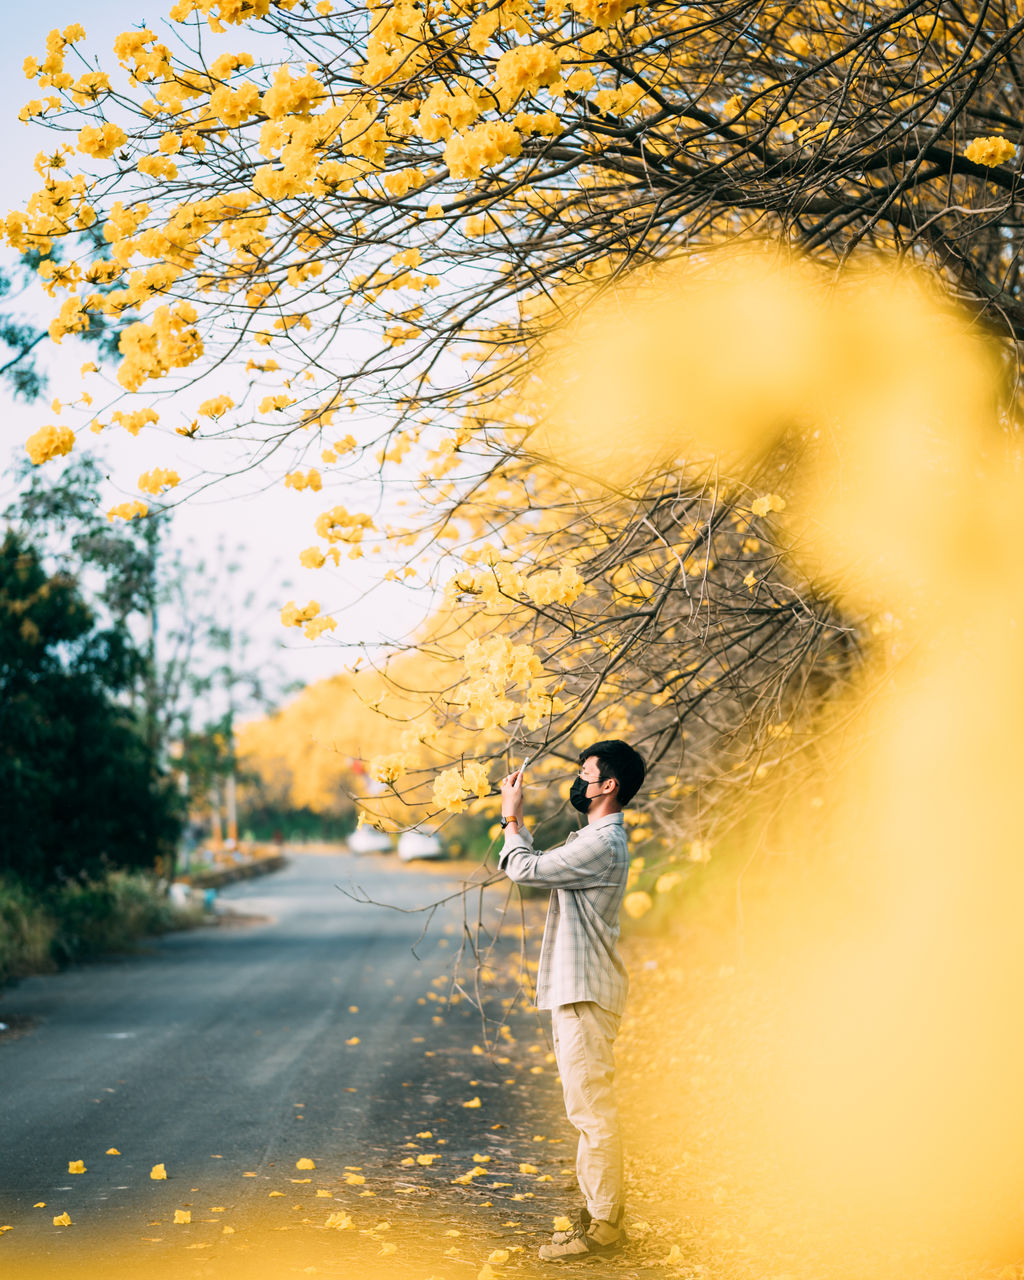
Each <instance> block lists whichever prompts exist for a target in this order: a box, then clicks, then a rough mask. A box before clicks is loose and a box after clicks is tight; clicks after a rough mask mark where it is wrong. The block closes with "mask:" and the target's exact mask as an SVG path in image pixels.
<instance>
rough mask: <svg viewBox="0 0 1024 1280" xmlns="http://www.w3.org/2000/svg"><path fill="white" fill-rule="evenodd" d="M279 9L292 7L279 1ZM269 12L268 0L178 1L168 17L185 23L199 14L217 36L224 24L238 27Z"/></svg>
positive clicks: (286, 0)
mask: <svg viewBox="0 0 1024 1280" xmlns="http://www.w3.org/2000/svg"><path fill="white" fill-rule="evenodd" d="M279 7H280V8H282V9H291V8H292V7H293V6H292V4H290V3H288V0H284V3H281V0H279ZM269 12H270V0H178V2H177V4H175V5H174V6H173V8H172V9H171V10H170V16H171V19H172V20H173V21H174V22H187V21H188V20H189V18H190V17H191V16H192V14H193V13H201V14H202V15H203V17H205V19H206V22H207V25H208V26H209V28H210V30H211V31H215V32H217V33H218V34H219V33H221V32H223V31H224V30H225V29H226V28H225V26H224V24H225V23H229V24H230V25H232V26H238V25H239V24H241V23H243V22H254V21H255V20H256V19H257V18H265V17H266V16H267V14H268V13H269Z"/></svg>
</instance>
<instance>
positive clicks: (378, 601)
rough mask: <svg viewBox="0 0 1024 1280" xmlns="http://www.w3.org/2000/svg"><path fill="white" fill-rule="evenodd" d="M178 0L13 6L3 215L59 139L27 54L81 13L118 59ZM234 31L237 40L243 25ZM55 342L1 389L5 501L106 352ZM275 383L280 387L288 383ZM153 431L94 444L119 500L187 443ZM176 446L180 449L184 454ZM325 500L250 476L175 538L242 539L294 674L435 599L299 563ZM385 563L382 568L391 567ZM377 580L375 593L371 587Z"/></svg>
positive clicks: (202, 499) (188, 513)
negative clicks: (37, 396)
mask: <svg viewBox="0 0 1024 1280" xmlns="http://www.w3.org/2000/svg"><path fill="white" fill-rule="evenodd" d="M170 5H171V0H89V2H88V4H86V3H84V2H83V0H49V3H47V4H46V5H45V6H44V7H43V8H42V9H36V8H35V6H33V5H28V4H18V5H9V6H5V13H4V37H5V38H4V48H3V51H2V53H0V58H2V61H3V75H2V76H0V113H2V118H3V119H4V121H5V122H6V125H5V128H4V142H5V145H4V166H3V176H2V179H0V190H2V196H3V199H2V202H0V207H2V210H3V212H6V211H7V210H9V209H14V208H19V207H22V206H23V204H24V202H25V200H26V199H27V197H28V196H29V195H30V194H31V193H32V191H33V190H35V188H36V187H37V186H38V175H37V174H36V173H35V171H34V169H33V167H32V166H33V160H34V158H35V156H36V154H37V153H38V152H39V151H41V150H44V149H46V147H47V146H48V144H49V143H50V142H51V141H52V135H49V134H48V133H47V131H45V130H44V129H41V128H39V127H38V126H35V125H25V124H22V123H21V122H20V121H19V120H18V119H17V114H18V112H19V111H20V109H21V108H22V106H23V105H24V104H25V103H26V102H27V101H28V100H29V99H30V98H32V97H36V96H38V90H37V89H35V87H34V86H33V84H32V83H31V82H30V81H28V80H26V79H25V76H24V73H23V70H22V63H23V62H24V59H25V58H26V57H27V56H29V55H32V56H34V57H36V58H41V56H42V53H43V51H44V49H45V44H46V35H47V33H48V32H49V31H50V30H51V29H52V28H54V27H60V28H62V29H63V28H64V27H66V26H67V25H68V24H69V23H72V22H81V23H82V25H83V26H84V27H85V30H86V35H87V39H86V41H85V42H84V43H83V44H81V45H80V46H79V48H81V49H82V50H83V52H85V53H86V55H87V56H90V58H91V56H92V55H94V54H99V55H100V61H101V64H102V65H103V66H104V67H105V68H108V67H111V66H113V65H114V58H113V55H112V53H111V52H110V50H111V46H112V44H113V41H114V38H115V36H117V35H118V34H119V33H120V32H121V31H124V30H127V29H129V28H131V27H140V26H142V25H149V26H150V27H152V28H153V29H154V30H157V31H158V32H159V31H160V27H161V24H162V22H163V21H164V19H165V15H166V12H167V10H168V8H170ZM234 34H235V36H236V41H237V32H236V33H234ZM0 259H2V261H3V262H4V263H5V264H9V263H10V261H11V260H12V255H11V253H10V251H9V250H7V249H5V248H0ZM57 305H58V304H57V303H55V302H51V300H49V299H47V298H46V297H45V295H43V294H41V293H40V295H39V299H38V301H37V302H35V303H32V304H29V303H28V302H26V303H25V304H21V303H19V306H20V307H21V309H22V311H23V313H24V315H25V316H26V318H31V319H33V320H35V321H37V322H41V323H44V324H45V323H46V322H47V321H48V320H49V318H50V316H51V315H52V314H53V313H54V311H55V310H56V307H57ZM46 346H47V350H46V351H45V354H44V355H43V357H42V360H41V363H42V364H43V366H44V367H45V368H46V370H47V372H48V374H49V384H48V388H47V392H46V394H45V395H44V397H43V399H42V400H41V401H39V402H38V403H36V404H34V405H30V406H26V405H24V404H20V403H17V402H15V401H14V400H13V399H12V397H11V396H10V395H9V394H8V393H7V392H6V390H0V462H2V466H3V479H2V480H0V508H2V507H3V506H5V505H6V503H7V501H8V500H9V497H10V495H11V494H12V492H13V485H12V479H11V471H10V466H9V463H10V461H11V460H12V458H14V457H15V456H23V452H22V451H23V448H24V441H25V439H26V438H27V436H29V435H30V434H31V433H32V432H33V431H35V430H37V429H38V428H39V427H40V426H43V425H45V424H46V423H47V422H51V421H54V417H53V414H52V412H51V410H50V407H49V406H50V401H51V399H53V398H58V399H59V398H60V396H61V393H62V389H65V399H69V398H70V397H71V395H72V393H77V391H78V390H79V389H80V387H81V378H80V376H79V369H80V367H81V365H82V363H83V362H84V361H86V360H89V359H92V358H93V355H94V352H93V351H92V350H91V349H89V348H86V347H85V346H84V345H82V344H79V343H76V342H75V341H74V340H73V339H71V338H66V339H65V340H64V342H63V343H62V345H61V347H60V348H55V347H53V346H52V344H46ZM273 389H274V390H275V391H276V390H278V388H277V387H276V386H275V387H274V388H273ZM144 434H145V433H143V435H140V436H139V437H138V438H136V439H133V438H132V437H130V436H128V435H127V433H125V432H120V431H118V432H109V431H108V432H106V433H104V435H103V436H102V437H99V438H97V440H96V441H95V442H94V441H93V440H90V441H89V444H90V447H96V446H97V445H100V446H102V457H103V460H104V464H105V470H106V471H107V473H108V474H109V476H110V478H111V489H110V494H109V496H110V499H111V501H112V502H117V501H122V500H124V498H126V497H133V496H135V490H134V487H133V484H134V477H136V476H138V474H139V472H140V471H142V470H145V469H147V468H148V467H151V466H153V465H154V463H155V462H158V463H159V465H162V466H174V465H175V463H176V462H177V461H178V460H179V457H180V451H181V449H182V447H183V445H184V444H185V442H180V443H179V442H176V441H175V439H174V437H167V436H165V437H163V441H162V444H161V449H160V457H159V458H158V459H156V458H154V456H153V451H152V442H151V441H147V440H146V439H144ZM79 438H80V440H81V438H82V437H81V436H80V437H79ZM175 450H178V451H179V453H178V456H175V452H174V451H175ZM46 465H48V466H51V467H54V466H60V465H61V464H60V463H49V464H46ZM225 465H227V464H226V463H225ZM180 469H181V472H182V475H183V476H184V475H185V474H186V472H190V471H193V470H194V466H193V465H192V462H191V460H190V459H188V458H183V459H181V468H180ZM325 505H327V504H326V503H325V502H324V500H323V495H315V494H312V493H309V492H305V493H296V492H295V491H294V490H285V489H283V488H282V487H281V486H280V485H279V484H278V485H275V486H272V487H270V488H266V487H265V485H264V484H261V483H259V482H254V481H252V480H246V481H245V482H228V483H224V484H220V485H218V486H216V487H214V488H213V489H212V490H209V491H207V492H206V493H204V494H202V495H200V496H199V497H197V498H193V499H191V500H190V501H189V503H187V504H186V505H184V506H181V507H179V508H178V509H177V510H176V512H175V517H174V535H173V536H174V539H175V541H176V542H178V543H180V544H181V545H183V546H189V545H191V546H192V547H194V548H195V554H196V558H199V556H200V555H202V554H205V553H209V552H210V550H211V549H212V548H214V547H215V546H216V545H217V543H218V542H221V541H223V542H224V543H226V545H227V546H228V547H229V548H239V551H240V554H239V556H238V560H239V562H240V563H241V564H242V566H243V569H242V573H241V575H240V576H241V579H242V581H243V583H246V584H247V585H250V586H251V587H253V588H254V589H255V590H257V592H258V593H259V595H260V597H261V598H263V599H266V600H267V601H268V607H267V611H266V618H265V620H264V625H265V634H264V635H263V637H261V638H262V640H263V642H264V643H265V644H266V645H267V646H268V647H269V646H271V645H274V644H277V643H278V642H279V641H281V640H284V642H285V644H286V646H287V647H286V648H285V649H284V650H283V652H282V653H281V655H280V660H281V662H282V665H283V666H284V668H285V670H286V671H287V674H288V677H289V678H290V679H291V680H301V681H307V682H308V681H312V680H317V679H320V678H323V677H325V676H329V675H333V674H335V673H336V672H338V671H340V670H341V669H342V668H343V667H344V666H346V665H347V664H349V663H350V662H352V661H353V660H354V658H355V657H356V651H355V650H354V649H352V648H347V647H346V648H342V647H341V645H340V643H339V641H342V642H344V643H345V645H346V646H351V645H362V644H365V645H368V646H371V647H374V648H375V647H377V646H380V645H382V644H386V643H387V642H388V641H390V640H399V639H401V638H402V637H403V636H405V635H406V634H407V633H408V632H409V631H410V630H411V629H413V628H415V626H416V625H417V623H418V622H419V621H420V620H421V619H422V617H423V616H424V614H425V612H426V611H427V609H428V607H429V603H430V602H429V599H428V598H427V597H426V595H425V593H424V589H423V588H420V589H416V588H414V587H411V586H404V585H400V584H395V583H382V584H380V585H378V586H373V578H374V575H373V569H372V568H371V567H370V566H369V565H368V563H367V562H363V561H356V562H343V568H342V569H340V570H331V569H329V568H325V569H323V570H317V571H314V570H307V569H303V568H302V567H301V566H300V565H299V563H298V555H299V552H300V551H302V550H303V549H304V548H305V547H308V546H310V545H311V544H313V543H314V542H315V540H316V539H315V535H314V533H313V529H312V524H313V520H314V519H315V517H316V515H317V514H318V513H319V511H320V510H321V509H322V508H323V507H324V506H325ZM375 567H376V568H377V569H378V573H379V564H378V566H375ZM328 575H330V576H328ZM371 586H373V590H372V591H371V593H370V594H369V595H368V596H367V595H366V592H367V591H368V590H369V588H370V587H371ZM292 599H294V600H295V601H296V602H298V603H299V604H304V603H305V602H306V601H308V600H310V599H317V600H320V601H321V602H322V604H323V608H324V611H325V612H327V611H332V612H333V611H335V610H339V609H343V612H340V613H338V615H337V616H338V629H337V631H336V632H335V633H334V637H336V638H332V637H331V636H326V637H325V638H324V639H323V640H321V641H318V642H316V643H310V642H309V641H306V640H305V639H304V638H303V637H302V636H301V635H300V634H299V633H298V631H296V630H290V631H287V632H286V631H285V630H284V628H282V627H281V625H280V622H279V619H278V610H279V608H280V606H281V605H283V604H284V603H285V602H286V601H288V600H292ZM257 625H259V624H257Z"/></svg>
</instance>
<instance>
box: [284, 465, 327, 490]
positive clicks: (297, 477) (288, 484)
mask: <svg viewBox="0 0 1024 1280" xmlns="http://www.w3.org/2000/svg"><path fill="white" fill-rule="evenodd" d="M284 487H285V488H286V489H299V490H301V489H312V490H314V491H315V492H319V491H320V490H321V489H322V488H323V481H322V480H321V479H320V472H319V471H317V469H316V467H310V469H309V470H308V471H307V472H306V474H305V475H303V474H302V472H301V471H292V472H290V473H289V474H288V475H286V476H285V478H284Z"/></svg>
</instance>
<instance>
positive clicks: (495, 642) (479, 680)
mask: <svg viewBox="0 0 1024 1280" xmlns="http://www.w3.org/2000/svg"><path fill="white" fill-rule="evenodd" d="M463 661H464V662H465V665H466V671H467V675H468V679H467V680H466V682H465V684H464V685H463V687H462V695H463V697H464V698H465V705H466V710H467V712H468V713H469V714H470V715H471V716H473V717H475V719H476V720H477V723H478V726H479V727H480V728H481V729H495V728H500V727H501V726H502V725H506V724H508V722H509V721H510V720H511V719H512V718H513V716H515V715H516V713H517V712H518V710H519V708H518V707H517V706H516V704H515V703H514V702H513V701H512V699H511V698H509V697H508V696H507V691H508V689H509V688H511V687H514V686H516V685H518V686H520V687H521V688H523V689H524V690H525V691H526V692H527V695H528V700H527V703H526V707H525V710H524V713H523V723H524V724H525V725H526V727H527V728H529V729H536V728H538V727H539V726H540V725H541V724H542V723H543V721H544V718H545V717H546V716H547V715H549V714H551V713H552V711H555V712H557V711H559V710H562V709H564V708H563V705H562V703H561V701H560V700H559V699H558V698H556V697H554V696H553V695H551V694H547V693H544V692H543V691H541V690H539V689H537V688H536V687H535V686H536V683H537V682H538V681H541V680H543V679H544V668H543V666H542V664H541V661H540V659H539V658H538V657H537V655H536V654H535V653H534V651H533V649H532V648H531V647H530V645H528V644H513V643H512V641H511V640H509V639H508V637H507V636H494V635H492V636H488V637H486V638H485V639H483V640H471V641H470V642H469V643H468V644H467V645H466V651H465V654H464V657H463Z"/></svg>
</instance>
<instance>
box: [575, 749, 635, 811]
mask: <svg viewBox="0 0 1024 1280" xmlns="http://www.w3.org/2000/svg"><path fill="white" fill-rule="evenodd" d="M591 756H595V757H596V758H597V767H598V769H599V770H600V774H601V781H602V782H606V781H607V780H608V779H609V778H614V779H615V781H616V782H617V783H618V784H619V792H618V799H619V804H621V805H627V804H629V802H630V800H632V799H633V797H634V796H635V795H636V793H637V792H638V791H639V790H640V788H641V787H642V786H643V784H644V778H646V777H647V766H646V764H644V758H643V756H642V755H641V754H640V752H639V751H636V750H634V749H633V748H632V747H631V746H630V745H629V743H628V742H623V741H622V740H621V739H620V738H609V739H608V740H607V741H605V742H595V743H594V744H593V746H590V747H585V748H584V749H583V750H582V751H581V752H580V764H583V763H584V761H586V760H589V759H590V757H591Z"/></svg>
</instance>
